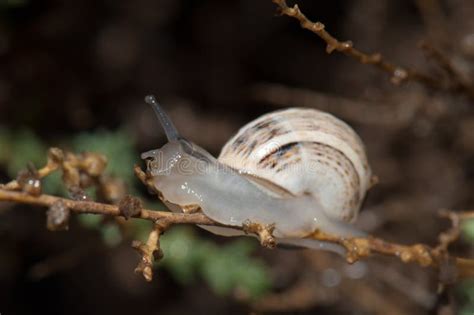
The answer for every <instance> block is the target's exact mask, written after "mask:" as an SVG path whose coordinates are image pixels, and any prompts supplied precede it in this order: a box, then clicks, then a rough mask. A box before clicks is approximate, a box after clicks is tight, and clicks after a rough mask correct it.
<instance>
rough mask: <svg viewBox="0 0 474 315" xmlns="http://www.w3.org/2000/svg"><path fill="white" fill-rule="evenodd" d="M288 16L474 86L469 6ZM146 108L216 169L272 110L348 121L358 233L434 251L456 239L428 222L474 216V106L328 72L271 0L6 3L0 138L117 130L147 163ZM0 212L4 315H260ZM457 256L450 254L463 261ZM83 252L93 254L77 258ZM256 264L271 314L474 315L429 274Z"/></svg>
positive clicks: (128, 255) (284, 257)
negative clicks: (366, 192) (365, 167)
mask: <svg viewBox="0 0 474 315" xmlns="http://www.w3.org/2000/svg"><path fill="white" fill-rule="evenodd" d="M437 3H438V4H439V9H440V11H439V12H441V13H442V14H441V15H438V14H437V12H438V11H436V4H437ZM298 4H299V6H300V8H301V9H302V11H303V12H304V13H305V14H306V15H307V16H308V17H309V18H311V19H313V20H320V21H321V22H323V23H324V24H325V25H326V28H327V30H328V31H329V32H330V33H331V34H333V35H334V36H336V37H338V38H339V39H341V40H345V39H350V40H352V41H353V42H354V44H355V47H357V48H359V49H360V50H362V51H367V52H380V53H382V55H384V56H385V57H386V58H387V60H390V61H391V62H393V63H395V64H398V65H401V66H403V67H410V68H414V69H418V70H420V71H422V72H424V73H427V74H429V75H431V76H433V77H434V78H437V79H439V80H445V79H446V74H445V73H444V72H443V71H442V69H441V68H440V67H439V66H438V65H437V64H436V63H435V62H434V61H433V60H432V59H430V58H429V57H427V56H426V54H425V53H424V52H423V51H422V49H420V48H419V45H418V44H419V42H420V41H421V40H427V41H429V42H430V43H432V44H433V45H434V46H436V47H440V49H441V50H442V51H443V53H444V54H445V55H446V56H447V58H448V59H449V60H451V62H452V63H453V64H454V65H455V67H456V68H457V69H459V71H460V72H461V73H462V75H464V76H466V78H468V80H469V81H470V78H471V77H472V76H471V72H472V67H473V61H474V39H473V38H474V22H473V20H472V16H473V15H474V3H472V2H471V1H468V0H464V1H461V0H444V1H439V2H437V1H434V0H433V1H428V0H426V1H423V0H420V1H389V0H380V1H369V0H360V1H343V0H338V1H309V0H306V1H304V0H301V1H298ZM426 4H428V9H426V7H424V5H426ZM423 8H424V9H423ZM433 8H435V10H434V11H433V10H432V9H433ZM433 12H434V13H433ZM148 93H154V94H156V95H157V97H158V99H159V100H160V101H161V103H162V104H163V106H164V107H165V108H166V109H167V110H168V111H169V113H170V116H171V117H172V118H173V120H174V121H175V123H176V125H177V127H178V129H180V130H181V132H182V133H183V134H184V135H185V136H187V137H188V138H190V139H191V140H193V141H195V142H196V143H198V144H200V145H201V146H203V147H204V148H206V149H208V150H209V151H210V152H211V153H213V154H215V155H217V154H218V153H219V150H220V148H221V147H222V146H223V144H224V143H225V142H226V141H227V139H229V138H230V137H231V136H232V134H233V133H235V132H236V131H237V129H238V128H239V126H242V125H243V124H244V123H246V122H248V121H250V120H251V119H254V118H256V117H258V116H259V115H261V114H263V113H266V112H268V111H271V110H274V109H278V108H281V107H282V106H284V107H290V106H306V107H315V108H321V109H324V110H327V111H329V112H331V113H334V114H335V115H337V116H339V117H341V118H342V119H344V120H345V121H347V122H348V123H349V124H351V125H352V126H353V127H354V128H355V129H356V130H357V132H358V133H359V134H360V135H361V137H362V139H363V140H364V142H365V144H366V147H367V151H368V156H369V160H370V162H371V165H372V168H373V170H374V173H375V174H376V175H378V177H379V179H380V183H379V184H378V186H377V187H375V188H374V189H373V190H372V191H371V193H370V196H369V197H368V200H367V202H366V204H365V206H364V211H363V212H362V216H361V220H360V222H359V224H360V225H361V226H363V227H364V228H366V229H368V230H370V231H371V232H372V233H374V234H376V235H379V236H381V237H384V238H386V239H388V240H392V241H398V242H406V243H415V242H425V243H427V244H430V245H434V244H435V243H436V239H437V235H438V234H439V232H440V231H442V229H443V228H446V227H447V226H448V222H446V221H444V220H442V219H440V218H438V216H437V211H438V209H440V208H456V209H468V208H470V207H471V208H472V207H473V205H474V197H473V193H472V192H473V187H474V167H473V165H474V164H473V162H474V131H473V130H474V129H473V128H474V116H473V104H472V103H473V101H472V99H470V98H469V97H468V96H466V95H465V94H463V93H462V92H452V93H451V92H442V91H437V90H436V89H432V88H427V87H425V86H424V85H423V84H419V83H417V82H407V83H405V84H402V85H400V86H397V85H393V84H392V83H391V82H390V76H389V75H388V74H386V73H384V72H382V71H379V70H377V69H375V68H374V67H371V66H369V65H362V64H359V63H357V62H356V61H354V60H353V59H351V58H349V57H347V56H344V55H343V54H339V53H337V52H334V53H333V54H331V55H328V54H326V52H325V44H324V43H323V41H322V40H320V39H319V38H318V37H317V36H316V35H314V34H312V33H310V32H309V31H306V30H303V29H301V28H300V26H299V24H298V23H297V21H295V20H294V19H290V18H288V17H278V16H277V14H276V7H275V5H274V4H272V3H271V1H270V0H267V1H251V0H240V1H217V0H216V1H207V0H206V1H175V0H160V1H152V0H139V1H133V2H132V1H92V0H88V1H33V0H23V1H19V0H17V1H3V2H0V127H2V128H3V129H0V132H1V130H9V131H11V132H15V131H17V130H20V129H24V128H27V129H28V130H30V131H32V132H33V133H34V134H35V135H36V136H37V137H38V138H40V139H42V141H43V142H44V143H45V144H47V145H51V146H53V145H54V146H57V145H59V144H58V141H59V140H58V139H64V138H67V137H71V136H73V135H75V134H77V133H82V132H85V131H91V132H94V131H96V130H100V129H106V130H117V129H119V128H125V129H126V130H128V132H129V133H131V134H132V135H133V139H134V146H135V150H136V154H137V159H138V154H139V152H142V151H145V150H148V149H150V148H154V147H158V146H159V145H161V144H162V143H163V141H164V138H163V135H162V132H161V129H160V128H159V126H158V125H157V122H156V120H155V118H154V117H153V116H152V114H151V110H150V109H149V108H148V107H147V106H146V105H145V104H144V103H143V98H144V96H145V95H146V94H148ZM0 150H2V148H0ZM123 167H124V168H132V165H124V166H123ZM6 169H7V163H5V164H3V165H0V174H1V175H0V178H1V179H2V181H7V179H8V174H7V172H6ZM2 207H3V208H1V207H0V211H2V213H1V216H0V218H1V221H2V222H1V229H0V240H1V243H0V255H1V256H0V313H1V314H2V315H3V314H5V315H8V314H38V313H40V314H42V313H48V314H64V313H68V314H83V313H90V314H100V313H115V314H127V313H130V312H134V313H140V312H146V313H148V314H151V313H160V314H175V313H184V312H190V311H192V312H194V313H209V312H215V313H236V314H240V313H245V312H250V311H251V310H253V309H254V308H255V307H257V306H253V307H252V303H251V302H248V301H242V300H241V299H239V298H238V297H236V296H235V295H230V296H225V297H222V296H218V295H216V294H215V293H213V291H212V290H210V289H209V287H208V285H206V283H205V282H203V281H198V282H196V283H194V284H192V285H188V286H183V285H180V284H178V283H177V282H176V281H175V279H174V278H173V277H172V276H171V275H170V274H169V273H167V272H166V271H160V272H159V273H158V276H156V277H155V279H154V281H153V282H152V283H151V284H148V283H145V282H144V281H143V280H142V279H140V277H138V276H136V275H134V274H133V272H132V271H133V268H134V265H135V264H136V262H137V260H138V256H137V255H136V254H135V253H134V252H133V251H132V250H131V249H130V247H129V243H127V242H124V243H123V244H122V245H119V246H117V247H114V248H108V247H106V246H105V245H103V244H102V243H101V239H100V237H99V236H98V235H97V234H96V233H94V232H93V231H90V230H88V229H85V228H84V227H81V226H79V225H78V224H76V223H74V222H73V223H72V226H71V229H70V231H69V232H68V233H60V234H55V233H50V232H48V231H46V229H45V228H44V215H43V213H42V211H41V210H39V209H33V208H26V207H19V206H17V207H12V206H10V205H8V206H7V205H4V206H2ZM197 233H199V235H200V237H202V238H206V239H215V241H216V242H221V243H226V242H228V240H221V239H219V238H215V237H213V236H212V235H209V234H207V233H204V232H197ZM466 233H467V232H466ZM466 239H468V236H466V237H465V240H466ZM465 240H464V241H461V242H459V243H458V244H456V245H455V246H454V247H453V252H454V253H456V254H459V255H466V256H468V255H469V254H472V249H470V247H469V246H468V244H469V243H468V242H466V241H465ZM84 244H89V245H90V244H94V246H90V247H92V249H91V248H88V249H87V251H83V250H82V246H83V245H84ZM66 250H68V251H72V253H73V254H72V257H73V258H72V259H71V260H72V261H73V262H72V263H66V264H65V265H66V267H61V268H60V269H61V270H60V271H58V272H52V274H51V275H49V276H48V277H45V278H43V279H41V280H32V279H31V277H29V276H28V274H29V271H30V270H31V268H32V267H33V266H35V264H37V263H38V262H41V261H43V260H44V259H47V258H48V257H50V256H51V255H55V254H57V253H61V252H64V251H66ZM165 254H166V253H165ZM255 255H257V256H259V257H261V258H262V259H264V260H265V262H266V263H267V265H268V266H269V267H268V268H269V270H270V273H271V274H272V276H273V283H274V285H273V288H272V290H271V293H270V294H271V296H269V297H268V298H267V299H266V300H265V298H264V301H263V302H261V303H260V304H258V302H257V304H255V305H259V307H260V308H259V309H261V310H263V311H284V312H292V311H298V312H303V313H308V314H311V313H315V312H318V314H455V312H456V311H458V310H459V311H463V312H469V311H470V310H472V309H471V308H470V307H472V305H471V304H470V303H473V301H472V300H469V298H468V297H469V294H471V295H472V293H469V292H472V291H473V289H472V288H473V286H472V285H470V284H466V283H463V284H462V285H461V286H457V287H456V286H448V289H447V290H446V291H444V292H443V293H442V294H439V295H437V294H436V290H437V275H436V274H435V272H433V271H431V270H428V269H423V268H420V267H417V266H412V265H403V264H402V263H399V262H397V261H396V260H395V259H389V258H384V257H376V258H373V259H370V260H369V261H368V262H367V265H364V266H366V267H367V268H368V270H369V272H368V273H367V275H366V276H365V277H364V278H363V279H358V280H344V281H342V282H341V283H340V284H339V285H337V286H336V287H331V288H325V287H324V286H323V285H322V284H321V283H322V282H324V281H321V275H322V276H323V277H324V275H327V274H331V272H332V271H331V270H335V271H338V272H340V273H341V274H342V271H341V270H344V268H346V266H345V265H344V263H343V260H342V259H341V258H339V257H337V256H334V255H332V254H327V253H320V252H304V251H285V250H274V251H269V250H265V249H259V250H258V251H257V253H256V254H255ZM67 261H69V260H67ZM328 270H330V271H329V273H328ZM298 290H300V291H298ZM272 298H273V299H276V300H277V301H279V302H275V301H274V300H271V299H272ZM285 298H287V299H288V300H289V301H287V300H285ZM265 303H266V304H265ZM466 305H467V306H466ZM462 314H464V313H462ZM466 314H468V313H466Z"/></svg>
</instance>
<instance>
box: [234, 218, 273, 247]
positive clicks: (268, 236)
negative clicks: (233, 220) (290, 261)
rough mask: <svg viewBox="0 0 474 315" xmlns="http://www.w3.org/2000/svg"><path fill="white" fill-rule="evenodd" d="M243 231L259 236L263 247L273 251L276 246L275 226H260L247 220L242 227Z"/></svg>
mask: <svg viewBox="0 0 474 315" xmlns="http://www.w3.org/2000/svg"><path fill="white" fill-rule="evenodd" d="M242 229H243V231H244V232H245V233H246V234H248V233H253V234H256V235H258V238H259V239H260V244H261V245H262V246H263V247H266V248H270V249H273V248H275V246H276V241H275V238H274V237H273V231H274V230H275V224H267V225H263V224H259V223H255V222H251V221H250V220H246V221H245V222H244V224H243V225H242Z"/></svg>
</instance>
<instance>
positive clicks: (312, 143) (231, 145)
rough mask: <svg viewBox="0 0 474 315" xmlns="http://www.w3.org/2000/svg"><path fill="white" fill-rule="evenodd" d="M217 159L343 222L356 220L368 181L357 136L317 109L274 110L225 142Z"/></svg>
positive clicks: (365, 163)
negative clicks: (310, 201) (313, 203)
mask: <svg viewBox="0 0 474 315" xmlns="http://www.w3.org/2000/svg"><path fill="white" fill-rule="evenodd" d="M218 160H219V162H221V163H223V164H226V165H228V166H230V167H232V168H233V169H235V170H238V171H239V173H241V174H244V175H248V176H250V177H253V178H254V182H256V183H260V184H261V185H260V186H265V187H267V188H270V187H271V185H270V186H269V185H265V182H266V183H273V184H274V185H275V186H277V187H281V188H282V189H283V190H285V191H286V192H288V193H290V194H292V195H295V196H300V195H306V194H309V195H311V196H313V197H314V198H316V199H318V200H319V202H320V203H321V204H322V205H323V208H324V209H325V211H326V213H327V215H328V216H330V217H332V218H335V219H339V220H343V221H346V222H352V221H353V220H355V218H356V217H357V214H358V211H359V208H360V205H361V203H362V201H363V199H364V196H365V194H366V191H367V190H368V188H369V185H370V179H371V170H370V167H369V164H368V162H367V156H366V154H365V149H364V145H363V143H362V141H361V139H360V138H359V136H358V135H357V134H356V133H355V132H354V130H353V129H352V128H351V127H349V125H347V124H346V123H344V122H343V121H341V120H340V119H338V118H336V117H334V116H333V115H331V114H328V113H325V112H322V111H319V110H315V109H306V108H291V109H287V110H281V111H275V112H271V113H269V114H266V115H263V116H261V117H260V118H257V119H256V120H254V121H251V122H249V123H248V124H246V125H245V126H243V127H242V128H241V129H240V130H239V131H238V133H237V134H236V135H235V136H234V137H233V138H232V139H230V140H229V141H228V142H227V143H226V145H225V146H224V148H223V149H222V152H221V154H220V156H219V158H218ZM258 179H262V180H263V181H260V180H258ZM269 191H273V192H274V193H276V194H277V195H280V196H282V197H283V196H284V193H283V192H276V190H275V189H269ZM295 211H297V209H295Z"/></svg>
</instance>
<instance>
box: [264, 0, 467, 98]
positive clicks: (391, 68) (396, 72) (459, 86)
mask: <svg viewBox="0 0 474 315" xmlns="http://www.w3.org/2000/svg"><path fill="white" fill-rule="evenodd" d="M272 2H273V3H275V4H276V5H277V6H278V9H279V12H280V13H281V14H282V15H286V16H289V17H292V18H295V19H297V20H298V21H299V22H300V25H301V27H302V28H304V29H307V30H309V31H311V32H313V33H314V34H316V35H317V36H319V37H320V38H321V39H322V40H324V41H325V42H326V44H327V46H326V52H327V53H329V54H330V53H332V52H333V51H338V52H340V53H343V54H345V55H346V56H349V57H351V58H354V59H355V60H357V61H358V62H360V63H362V64H370V65H373V66H375V67H376V68H378V69H380V70H381V71H383V72H386V73H388V74H389V75H390V80H391V82H392V83H394V84H396V85H398V84H400V83H403V82H405V81H416V82H419V83H422V84H424V85H425V86H428V87H430V88H433V89H436V90H441V91H451V92H462V93H465V94H467V95H468V96H470V97H471V98H474V87H473V86H472V84H470V83H468V82H466V80H464V79H463V77H462V76H460V75H459V73H458V72H457V71H455V73H451V74H453V75H450V79H452V82H451V81H449V82H443V80H440V79H438V78H434V77H432V76H430V75H427V74H424V73H421V72H418V71H416V70H413V69H409V68H406V67H402V66H399V65H396V64H394V63H391V62H389V61H387V60H386V59H385V58H384V57H383V56H382V54H380V53H365V52H363V51H361V50H359V49H357V48H355V47H354V45H353V43H352V42H351V41H339V40H338V39H337V38H335V37H334V36H332V35H331V34H329V33H328V32H327V31H326V29H325V26H324V24H323V23H321V22H319V21H317V22H313V21H311V20H309V19H308V18H307V17H306V16H305V15H304V14H303V13H302V12H301V10H300V8H299V7H298V5H297V4H295V5H294V6H293V7H289V6H288V5H287V3H286V0H272ZM435 60H437V61H438V62H440V61H441V60H439V58H438V59H435ZM446 64H450V62H448V63H447V62H446V60H443V62H441V63H440V66H441V67H443V65H446ZM445 69H446V68H445ZM450 70H453V68H452V67H450ZM454 74H455V75H454Z"/></svg>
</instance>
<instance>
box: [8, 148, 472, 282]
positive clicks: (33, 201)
mask: <svg viewBox="0 0 474 315" xmlns="http://www.w3.org/2000/svg"><path fill="white" fill-rule="evenodd" d="M51 152H55V153H57V154H59V153H62V151H61V150H59V149H51V150H50V154H51ZM62 155H63V156H65V155H64V154H62ZM66 156H68V160H69V161H80V162H78V163H72V164H71V163H64V161H65V160H61V161H62V162H61V161H56V162H54V161H52V160H51V159H49V160H48V164H47V166H46V167H44V168H42V169H41V170H47V171H42V173H41V174H50V173H51V172H53V170H62V171H63V180H64V181H65V184H66V185H68V181H70V180H71V178H70V177H68V176H64V172H65V168H66V169H67V171H66V172H68V173H67V174H70V173H71V174H76V175H77V176H79V175H81V176H80V177H84V176H85V175H88V176H93V177H98V178H99V179H100V176H101V175H102V174H101V172H102V171H103V169H104V168H103V167H100V172H96V171H92V170H98V169H97V168H94V167H91V165H96V163H94V161H96V159H99V160H100V161H102V160H103V159H104V157H102V156H99V155H94V154H93V153H89V154H87V155H84V154H82V155H78V156H76V155H74V154H72V153H67V155H66ZM84 156H87V159H81V158H83V157H84ZM84 161H88V163H84ZM54 164H56V165H57V166H54ZM65 164H66V165H65ZM86 164H87V165H88V167H85V165H86ZM39 172H40V171H39ZM135 173H136V174H137V177H138V178H139V179H140V180H141V181H142V182H143V183H144V184H148V177H147V174H145V173H144V172H143V171H141V169H140V168H139V167H137V166H136V167H135ZM73 178H75V176H73ZM86 182H87V181H86ZM98 182H99V183H103V182H102V181H98ZM12 183H13V184H12ZM79 184H80V183H79ZM79 188H81V187H79ZM15 189H16V190H19V189H21V185H17V184H15V181H13V182H10V183H9V184H7V185H3V186H0V202H1V201H3V202H14V203H17V204H29V205H35V206H43V207H47V208H49V209H50V210H49V212H48V213H49V216H51V217H49V218H48V222H49V225H50V227H51V228H52V229H61V228H65V227H67V220H68V218H69V212H72V213H80V214H83V213H89V214H101V215H105V216H109V217H124V218H126V219H128V218H140V219H145V220H150V221H152V222H154V223H155V225H154V229H153V230H152V231H151V233H150V235H149V237H148V240H147V242H146V243H145V244H142V243H138V242H134V244H133V247H134V248H136V249H138V250H139V252H140V253H141V255H142V259H141V262H140V263H139V265H138V267H137V269H136V271H137V272H140V273H142V274H143V276H144V277H145V279H146V280H147V281H150V280H151V279H152V265H153V262H154V260H155V256H156V255H155V254H156V253H160V246H159V237H160V235H161V234H162V233H163V232H164V231H165V230H166V229H168V228H169V227H170V226H172V225H173V224H193V225H212V226H224V227H225V226H226V225H223V224H220V223H218V222H215V221H213V220H211V219H210V218H209V217H207V216H206V215H204V213H202V212H193V213H172V212H164V211H154V210H150V209H143V208H142V207H141V202H140V201H139V200H138V199H136V198H134V197H131V196H124V197H123V199H122V200H121V201H120V202H118V204H117V205H113V204H107V203H99V202H94V201H89V200H84V198H78V199H68V198H61V197H56V196H51V195H46V194H40V195H36V194H31V193H28V192H27V191H15ZM443 216H444V217H448V218H449V219H451V222H452V227H451V229H450V230H448V231H447V232H445V233H442V234H441V235H440V236H439V241H440V243H439V245H438V246H436V247H430V246H427V245H424V244H414V245H401V244H397V243H392V242H387V241H385V240H382V239H379V238H375V237H372V236H369V237H367V238H343V237H339V236H337V235H331V234H328V233H324V232H322V231H316V232H314V233H313V234H312V235H310V236H308V238H311V239H315V240H319V241H325V242H330V243H334V244H338V245H341V246H343V247H344V248H345V249H346V259H347V261H348V262H349V263H353V262H355V261H357V260H359V259H362V258H365V257H368V256H371V255H373V254H382V255H387V256H393V257H397V258H398V259H400V260H401V261H403V262H405V263H408V262H412V263H416V264H418V265H420V266H423V267H427V266H430V267H434V268H437V269H439V270H440V274H441V273H444V274H448V276H447V277H443V278H448V280H449V281H451V280H452V279H451V278H457V277H458V276H459V277H467V276H474V260H471V259H463V258H458V257H451V256H450V255H449V254H448V251H447V248H448V245H449V244H450V243H451V242H453V241H455V240H456V239H457V237H458V236H459V222H460V220H462V219H470V218H473V217H474V212H465V213H460V214H457V213H455V212H447V211H445V212H443ZM232 228H235V229H240V230H243V231H244V232H246V233H253V234H256V235H257V236H258V237H259V238H260V241H261V244H262V245H263V246H266V247H269V248H272V247H273V246H274V245H275V239H274V238H273V235H272V231H273V228H274V225H260V224H258V223H255V222H246V223H245V224H244V225H243V226H241V227H235V226H232ZM158 256H160V255H158ZM158 258H159V257H158ZM446 270H450V272H448V273H447V272H446Z"/></svg>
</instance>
